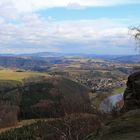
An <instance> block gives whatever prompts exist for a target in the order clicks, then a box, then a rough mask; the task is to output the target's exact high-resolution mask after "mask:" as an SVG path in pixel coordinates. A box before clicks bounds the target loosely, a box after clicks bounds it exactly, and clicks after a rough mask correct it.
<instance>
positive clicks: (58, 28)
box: [0, 0, 140, 54]
mask: <svg viewBox="0 0 140 140" xmlns="http://www.w3.org/2000/svg"><path fill="white" fill-rule="evenodd" d="M139 15H140V1H139V0H133V1H132V0H111V1H110V0H100V1H99V0H59V1H58V0H51V1H50V0H39V1H38V0H28V1H26V0H18V1H17V0H0V50H1V53H31V52H43V51H48V52H66V53H68V52H69V53H94V54H137V53H138V51H136V49H135V42H134V40H133V39H132V38H131V37H130V35H128V28H129V27H132V26H139V25H140V17H139Z"/></svg>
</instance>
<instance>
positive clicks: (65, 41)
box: [0, 14, 129, 50]
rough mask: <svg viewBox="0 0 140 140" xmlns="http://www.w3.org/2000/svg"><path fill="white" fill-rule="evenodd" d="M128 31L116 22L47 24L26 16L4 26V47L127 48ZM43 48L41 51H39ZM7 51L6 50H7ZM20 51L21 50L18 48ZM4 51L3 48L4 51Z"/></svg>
mask: <svg viewBox="0 0 140 140" xmlns="http://www.w3.org/2000/svg"><path fill="white" fill-rule="evenodd" d="M127 33H128V29H127V28H126V27H125V25H123V24H121V23H119V22H118V21H116V20H111V19H97V20H79V21H59V22H56V21H46V20H44V19H43V18H42V17H40V16H38V15H36V14H29V15H24V16H23V17H21V19H20V22H19V23H17V24H10V23H5V22H3V23H1V24H0V44H1V45H0V46H11V47H12V46H15V47H17V46H18V48H19V49H21V50H23V49H24V48H22V47H23V46H24V47H26V46H27V48H26V49H27V50H31V48H32V49H35V48H36V49H35V50H38V49H40V50H43V49H46V50H62V49H64V46H65V49H68V47H69V45H70V44H71V45H72V44H73V47H75V45H77V49H78V46H82V47H83V46H84V47H85V48H84V47H83V48H84V49H87V50H88V47H89V48H91V46H92V47H93V48H94V45H95V44H96V46H98V47H99V46H100V45H103V44H104V45H108V46H111V45H112V44H113V45H116V46H119V45H126V44H128V42H129V39H128V35H127ZM38 46H39V48H38ZM3 48H4V47H3ZM16 49H17V48H16ZM1 50H2V49H1Z"/></svg>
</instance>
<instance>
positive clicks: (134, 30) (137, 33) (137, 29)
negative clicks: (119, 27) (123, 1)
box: [129, 26, 140, 51]
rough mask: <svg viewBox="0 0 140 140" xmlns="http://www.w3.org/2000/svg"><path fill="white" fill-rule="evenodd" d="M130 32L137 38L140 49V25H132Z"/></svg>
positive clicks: (139, 48)
mask: <svg viewBox="0 0 140 140" xmlns="http://www.w3.org/2000/svg"><path fill="white" fill-rule="evenodd" d="M129 34H130V35H131V36H132V37H133V38H134V39H135V41H136V46H137V49H138V50H139V51H140V26H138V27H130V29H129Z"/></svg>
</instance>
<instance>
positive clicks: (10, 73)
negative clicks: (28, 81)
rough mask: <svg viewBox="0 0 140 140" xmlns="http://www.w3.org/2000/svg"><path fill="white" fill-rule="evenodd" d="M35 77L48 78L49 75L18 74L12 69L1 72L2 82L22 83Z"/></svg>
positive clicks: (0, 78) (29, 72) (34, 73)
mask: <svg viewBox="0 0 140 140" xmlns="http://www.w3.org/2000/svg"><path fill="white" fill-rule="evenodd" d="M34 76H48V74H47V73H39V72H31V71H23V72H17V71H14V70H10V69H3V70H0V80H15V81H22V80H23V79H24V78H28V77H34Z"/></svg>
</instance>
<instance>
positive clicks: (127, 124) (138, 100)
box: [87, 71, 140, 140]
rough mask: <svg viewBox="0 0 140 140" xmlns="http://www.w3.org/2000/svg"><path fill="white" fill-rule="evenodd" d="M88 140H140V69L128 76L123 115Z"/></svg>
mask: <svg viewBox="0 0 140 140" xmlns="http://www.w3.org/2000/svg"><path fill="white" fill-rule="evenodd" d="M87 140H140V71H139V72H135V73H133V74H131V75H130V76H129V77H128V81H127V88H126V90H125V92H124V106H123V108H122V115H121V116H120V117H118V118H117V119H114V120H112V121H110V122H109V123H107V124H106V125H105V126H104V127H102V128H101V129H100V130H98V131H97V132H95V133H94V134H91V135H90V136H89V137H88V138H87Z"/></svg>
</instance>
